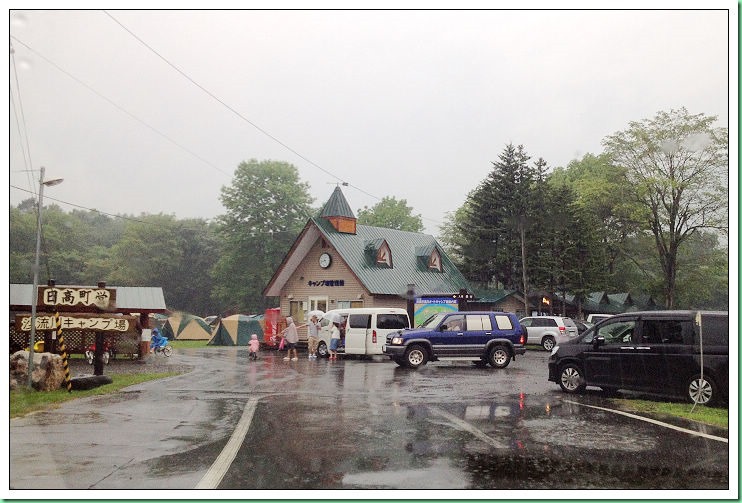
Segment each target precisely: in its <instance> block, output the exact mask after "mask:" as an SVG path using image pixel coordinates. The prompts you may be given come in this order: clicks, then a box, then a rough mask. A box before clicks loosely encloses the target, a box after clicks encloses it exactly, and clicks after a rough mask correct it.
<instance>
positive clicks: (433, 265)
mask: <svg viewBox="0 0 742 503" xmlns="http://www.w3.org/2000/svg"><path fill="white" fill-rule="evenodd" d="M428 269H430V270H431V271H438V272H443V267H442V266H441V253H440V252H439V251H438V248H433V251H432V252H431V254H430V257H429V258H428Z"/></svg>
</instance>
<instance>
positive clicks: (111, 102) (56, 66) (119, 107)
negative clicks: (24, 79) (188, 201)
mask: <svg viewBox="0 0 742 503" xmlns="http://www.w3.org/2000/svg"><path fill="white" fill-rule="evenodd" d="M10 37H11V38H12V39H13V40H15V41H16V42H18V43H19V44H21V45H22V46H24V47H25V48H26V49H28V50H29V51H31V52H32V53H34V54H36V55H37V56H38V57H40V58H41V59H43V60H44V61H46V62H47V63H49V64H50V65H52V66H53V67H54V68H56V69H57V70H59V71H60V72H62V73H63V74H65V75H67V76H68V77H69V78H71V79H72V80H74V81H75V82H77V83H78V84H80V85H81V86H83V87H85V88H86V89H88V90H89V91H90V92H92V93H94V94H95V95H96V96H98V97H99V98H101V99H102V100H104V101H106V102H108V103H109V104H111V105H113V106H114V107H116V108H117V109H118V110H120V111H121V112H123V113H125V114H126V115H128V116H129V117H131V118H132V119H134V120H135V121H137V122H139V123H140V124H142V125H144V126H146V127H147V128H149V129H150V130H151V131H153V132H155V133H157V134H158V135H160V136H162V137H163V138H165V139H166V140H167V141H169V142H170V143H172V144H173V145H175V146H176V147H178V148H180V149H182V150H184V151H185V152H188V153H189V154H191V155H192V156H193V157H195V158H196V159H198V160H199V161H201V162H203V163H204V164H206V165H208V166H210V167H212V168H214V169H215V170H217V171H219V172H220V173H223V174H225V175H227V176H231V175H230V173H227V172H226V171H224V170H222V169H221V168H219V167H217V166H214V165H213V164H212V163H210V162H209V161H207V160H206V159H204V158H203V157H201V156H199V155H198V154H196V153H195V152H193V151H191V150H189V149H188V148H186V147H185V146H183V145H181V144H180V143H178V142H176V141H175V140H173V139H172V138H170V137H169V136H167V135H166V134H165V133H163V132H162V131H160V130H158V129H157V128H155V127H153V126H150V125H149V124H147V123H146V122H144V121H143V120H142V119H140V118H139V117H137V116H136V115H134V114H132V113H131V112H129V111H128V110H126V109H125V108H123V107H122V106H120V105H119V104H118V103H116V102H114V101H113V100H111V99H109V98H107V97H106V96H104V95H103V94H101V93H99V92H98V91H96V90H95V89H93V88H92V87H91V86H89V85H88V84H86V83H85V82H83V81H82V80H80V79H78V78H77V77H75V76H74V75H72V74H71V73H69V72H68V71H66V70H65V69H63V68H62V67H60V66H59V65H57V64H56V63H54V62H53V61H52V60H50V59H49V58H47V57H46V56H44V55H43V54H41V53H39V52H38V51H36V50H34V49H33V48H32V47H31V46H29V45H28V44H26V43H24V42H23V41H22V40H20V39H18V38H17V37H15V36H13V35H11V36H10Z"/></svg>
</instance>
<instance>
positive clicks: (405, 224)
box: [358, 196, 424, 232]
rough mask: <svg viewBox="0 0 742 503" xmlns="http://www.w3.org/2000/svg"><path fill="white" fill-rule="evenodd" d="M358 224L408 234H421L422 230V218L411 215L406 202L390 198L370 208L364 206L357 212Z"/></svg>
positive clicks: (385, 198) (410, 209)
mask: <svg viewBox="0 0 742 503" xmlns="http://www.w3.org/2000/svg"><path fill="white" fill-rule="evenodd" d="M358 223H359V224H362V225H370V226H373V227H384V228H386V229H396V230H400V231H409V232H422V230H423V229H424V226H423V221H422V217H421V216H420V215H413V214H412V208H411V207H409V206H407V200H406V199H399V200H398V199H396V198H394V197H391V196H386V197H384V198H382V199H381V201H379V202H378V203H376V204H375V205H374V206H373V207H371V208H369V207H368V206H364V207H363V209H360V210H358Z"/></svg>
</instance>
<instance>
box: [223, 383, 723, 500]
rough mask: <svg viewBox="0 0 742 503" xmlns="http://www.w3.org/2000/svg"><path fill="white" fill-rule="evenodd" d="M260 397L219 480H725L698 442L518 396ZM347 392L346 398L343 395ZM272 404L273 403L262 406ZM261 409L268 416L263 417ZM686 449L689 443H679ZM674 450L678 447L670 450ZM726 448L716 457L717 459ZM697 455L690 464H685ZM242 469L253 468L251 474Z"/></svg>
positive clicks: (458, 485) (345, 483)
mask: <svg viewBox="0 0 742 503" xmlns="http://www.w3.org/2000/svg"><path fill="white" fill-rule="evenodd" d="M367 398H368V397H365V398H364V399H361V398H360V397H356V398H355V399H349V398H347V397H345V398H344V399H343V403H342V405H343V406H342V408H339V407H338V402H337V401H335V400H322V399H317V398H312V397H296V398H291V399H289V398H280V399H279V398H276V397H274V398H266V399H263V401H262V403H261V405H260V406H259V407H258V411H257V413H256V416H255V421H256V423H257V424H254V425H253V427H252V428H251V431H250V433H249V434H248V439H247V442H246V445H245V446H244V447H243V449H242V450H241V451H240V453H239V455H238V458H237V459H236V460H235V465H236V466H240V467H241V468H240V469H239V470H233V471H231V472H230V473H229V474H228V476H227V477H225V479H224V480H223V481H222V486H221V488H255V489H287V488H292V489H341V488H344V489H349V488H351V489H352V488H356V489H382V488H384V489H412V488H415V489H435V488H446V489H493V488H511V489H583V488H613V489H621V488H633V489H638V488H640V489H684V488H696V489H698V488H716V489H726V488H727V487H728V484H729V481H728V476H727V474H726V468H725V464H726V461H727V460H725V459H720V453H719V452H718V451H717V450H716V449H711V450H708V451H707V449H706V448H705V447H706V446H707V444H706V442H705V441H704V440H696V439H690V440H689V439H687V438H684V437H683V440H682V442H679V441H678V439H679V438H681V437H680V436H677V435H675V434H674V433H672V432H665V431H662V430H660V429H657V428H647V429H643V428H644V427H643V426H642V427H641V428H639V429H637V426H636V423H635V422H632V421H631V420H629V419H626V418H621V417H618V418H616V417H607V416H608V414H607V413H605V412H601V411H596V410H590V409H585V408H580V407H578V406H575V405H571V404H565V403H562V402H561V401H559V400H557V401H554V400H552V399H544V398H539V399H534V400H529V398H528V397H527V396H525V395H522V394H520V395H516V396H512V397H503V398H501V399H498V400H496V401H491V402H476V403H439V404H419V403H415V404H411V405H401V404H381V403H369V402H373V400H371V401H369V400H368V399H367ZM351 400H355V403H354V404H353V406H351V403H349V401H351ZM269 411H270V412H269ZM268 414H269V415H268ZM683 451H687V452H683ZM678 454H680V455H678ZM723 457H724V456H723V455H722V456H721V458H723ZM689 459H695V460H696V462H695V463H693V466H692V467H691V466H689V464H688V463H687V462H686V461H687V460H689ZM245 474H260V475H259V476H257V477H256V476H247V475H245Z"/></svg>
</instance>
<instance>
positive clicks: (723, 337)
mask: <svg viewBox="0 0 742 503" xmlns="http://www.w3.org/2000/svg"><path fill="white" fill-rule="evenodd" d="M549 381H553V382H555V383H558V384H559V386H561V388H562V389H563V390H564V391H566V392H567V393H576V392H581V391H583V390H584V389H585V387H586V386H597V387H600V388H602V389H603V390H605V391H607V392H616V391H618V390H620V389H624V390H632V391H642V392H646V393H650V394H658V395H665V396H675V397H683V398H685V399H686V400H689V401H690V402H695V403H699V404H714V403H718V402H721V401H726V400H728V397H729V313H728V312H712V311H646V312H635V313H625V314H619V315H616V316H612V317H611V318H608V319H606V320H604V321H602V322H600V323H598V324H597V325H595V326H593V327H591V328H590V329H589V330H588V331H587V332H585V333H584V334H582V335H581V336H579V337H577V338H576V339H574V340H572V341H568V342H566V343H564V344H561V345H559V346H556V347H555V348H554V349H553V350H552V352H551V356H550V357H549Z"/></svg>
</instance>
